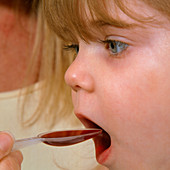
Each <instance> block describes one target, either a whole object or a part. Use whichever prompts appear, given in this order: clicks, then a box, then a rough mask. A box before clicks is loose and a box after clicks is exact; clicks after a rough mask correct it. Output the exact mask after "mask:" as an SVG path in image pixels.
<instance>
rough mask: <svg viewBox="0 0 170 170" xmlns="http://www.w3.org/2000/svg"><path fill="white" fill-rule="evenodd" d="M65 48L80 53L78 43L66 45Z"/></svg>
mask: <svg viewBox="0 0 170 170" xmlns="http://www.w3.org/2000/svg"><path fill="white" fill-rule="evenodd" d="M64 49H65V50H73V51H74V52H75V53H76V54H78V52H79V46H78V45H76V44H71V45H65V46H64Z"/></svg>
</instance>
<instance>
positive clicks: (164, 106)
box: [65, 4, 170, 170]
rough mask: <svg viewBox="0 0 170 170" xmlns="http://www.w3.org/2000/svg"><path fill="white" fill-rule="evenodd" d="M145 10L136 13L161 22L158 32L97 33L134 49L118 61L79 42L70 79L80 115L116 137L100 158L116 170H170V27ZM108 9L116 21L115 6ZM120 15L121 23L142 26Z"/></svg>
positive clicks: (137, 29)
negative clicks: (122, 21)
mask: <svg viewBox="0 0 170 170" xmlns="http://www.w3.org/2000/svg"><path fill="white" fill-rule="evenodd" d="M111 5H112V6H111ZM142 5H143V7H144V8H143V7H141V4H140V5H139V4H138V5H135V8H134V6H133V4H132V6H131V7H133V8H132V9H136V11H138V13H142V14H143V12H144V13H146V15H149V16H156V18H157V19H159V20H161V21H162V24H161V25H159V27H156V26H153V25H151V24H148V25H147V24H146V25H145V28H142V27H141V26H142V24H141V23H138V24H139V27H135V28H132V29H120V28H115V27H111V26H110V27H109V26H104V27H103V33H102V34H101V33H100V32H98V30H96V34H97V35H98V38H99V39H100V40H105V39H107V38H108V39H111V40H117V41H123V42H125V43H127V44H128V45H129V46H128V47H127V48H126V49H125V50H124V51H122V52H121V53H120V54H119V55H118V56H117V55H116V56H115V55H113V54H112V52H111V50H110V49H108V48H106V45H104V44H103V43H101V42H99V41H98V40H97V39H96V40H95V41H90V42H89V43H86V42H85V41H83V40H81V39H79V41H78V44H77V45H79V52H78V54H77V57H76V58H75V60H74V62H73V63H72V64H71V65H70V67H69V68H68V70H67V72H66V74H65V80H66V83H67V84H68V85H69V86H70V87H71V88H72V98H73V105H74V112H75V114H76V115H77V116H78V117H79V118H80V119H83V118H87V119H89V120H91V121H93V122H94V123H96V124H97V125H99V126H100V127H102V128H103V129H104V130H105V131H106V132H107V133H108V134H109V135H110V137H111V147H110V149H109V152H108V153H107V154H106V155H105V157H104V158H103V157H102V156H101V157H97V160H98V162H99V163H101V164H103V165H105V166H106V167H108V168H109V169H111V170H168V169H170V161H169V160H170V46H169V44H170V30H168V27H170V22H169V21H168V20H167V19H166V17H165V16H163V15H161V14H158V12H157V11H155V10H154V9H152V8H149V7H148V6H147V5H145V4H142ZM108 6H109V8H108V10H109V12H110V15H112V16H113V17H115V15H114V14H115V13H114V7H113V6H114V5H113V4H109V5H108ZM144 10H145V11H144ZM119 14H120V15H119V16H120V18H121V19H122V20H125V21H128V22H129V23H137V21H135V20H132V19H130V18H129V17H128V16H126V15H125V14H123V13H122V12H120V13H119ZM140 24H141V25H140ZM89 28H91V29H92V26H89Z"/></svg>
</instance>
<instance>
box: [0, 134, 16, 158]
mask: <svg viewBox="0 0 170 170" xmlns="http://www.w3.org/2000/svg"><path fill="white" fill-rule="evenodd" d="M13 143H14V139H13V137H12V135H10V134H9V133H7V132H0V160H1V159H2V158H3V157H5V156H6V155H8V154H9V153H10V152H11V149H12V146H13Z"/></svg>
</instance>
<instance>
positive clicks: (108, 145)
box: [76, 113, 112, 167]
mask: <svg viewBox="0 0 170 170" xmlns="http://www.w3.org/2000/svg"><path fill="white" fill-rule="evenodd" d="M76 116H77V117H78V119H79V120H80V121H81V122H82V123H83V125H84V126H85V127H86V128H98V129H101V130H102V134H100V135H98V136H97V137H95V138H93V141H94V144H95V150H96V160H97V162H98V163H99V164H102V165H104V166H107V167H108V165H109V162H110V161H111V153H112V142H111V137H110V135H109V134H108V133H107V132H106V131H105V129H104V128H102V127H101V126H100V125H98V124H96V123H95V122H94V121H92V120H90V119H88V118H87V117H85V116H84V115H83V114H80V113H76Z"/></svg>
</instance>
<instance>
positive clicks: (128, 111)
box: [100, 62, 170, 148]
mask: <svg viewBox="0 0 170 170" xmlns="http://www.w3.org/2000/svg"><path fill="white" fill-rule="evenodd" d="M147 64H148V66H147ZM145 67H146V68H145ZM165 67H166V66H165ZM130 68H131V69H126V71H122V72H121V71H120V72H119V73H118V72H117V74H116V73H115V74H114V76H112V77H113V78H111V75H110V76H109V77H110V78H109V77H107V79H109V81H110V82H111V83H104V85H103V89H102V92H103V94H104V96H100V98H101V103H100V104H102V107H101V110H102V112H104V113H105V114H103V115H102V116H103V120H106V122H105V126H106V127H107V128H108V130H110V131H111V133H112V135H113V136H114V137H115V138H116V140H119V141H126V142H127V143H133V142H135V143H137V144H139V143H140V146H143V145H145V144H146V143H148V148H149V146H150V145H152V144H153V143H155V142H156V141H157V142H158V141H159V142H160V143H161V144H163V142H162V141H160V140H162V139H164V142H167V140H169V139H170V135H169V129H170V123H169V122H170V114H169V113H170V105H169V104H170V97H169V96H170V89H169V87H170V80H169V79H170V78H167V77H170V76H168V75H167V74H169V73H168V67H167V69H165V68H164V67H163V66H161V65H155V64H151V63H149V62H148V63H147V62H146V64H144V65H143V64H141V65H139V64H138V65H137V66H136V67H134V66H132V67H130ZM103 82H106V81H103ZM104 87H105V88H104ZM143 141H144V142H143ZM159 142H158V143H159ZM149 144H150V145H149ZM145 146H146V145H145Z"/></svg>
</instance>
